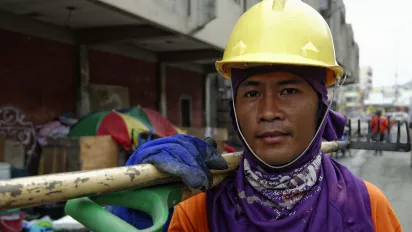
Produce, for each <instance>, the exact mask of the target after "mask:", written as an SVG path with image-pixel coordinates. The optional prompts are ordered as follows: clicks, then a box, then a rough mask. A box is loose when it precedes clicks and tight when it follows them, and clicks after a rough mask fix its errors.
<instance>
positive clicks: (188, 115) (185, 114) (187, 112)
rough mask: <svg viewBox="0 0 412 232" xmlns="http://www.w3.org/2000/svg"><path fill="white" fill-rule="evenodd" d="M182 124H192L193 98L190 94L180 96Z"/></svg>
mask: <svg viewBox="0 0 412 232" xmlns="http://www.w3.org/2000/svg"><path fill="white" fill-rule="evenodd" d="M180 125H181V126H182V127H191V126H192V98H191V97H190V96H181V97H180Z"/></svg>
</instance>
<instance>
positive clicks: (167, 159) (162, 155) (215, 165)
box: [110, 134, 228, 229]
mask: <svg viewBox="0 0 412 232" xmlns="http://www.w3.org/2000/svg"><path fill="white" fill-rule="evenodd" d="M144 163H150V164H153V165H155V166H156V167H157V168H158V169H159V170H160V171H162V172H166V173H169V174H171V175H174V176H179V177H181V178H182V180H183V182H184V183H186V184H187V185H188V186H190V187H191V188H193V189H201V190H202V191H205V190H206V189H207V188H209V187H210V186H211V185H212V174H211V172H210V170H209V169H216V170H223V169H227V168H228V165H227V163H226V161H225V160H224V159H223V157H222V156H221V155H220V154H219V152H218V151H217V150H216V149H215V148H213V147H212V146H211V145H209V144H207V143H206V142H205V141H204V140H201V139H199V138H196V137H193V136H190V135H183V134H178V135H173V136H169V137H165V138H160V139H156V140H152V141H150V142H147V143H144V144H143V145H141V146H140V147H139V148H138V149H137V150H136V151H135V152H134V153H133V155H131V156H130V158H129V160H128V161H127V163H126V166H130V165H136V164H144ZM110 211H111V212H112V213H113V214H114V215H116V216H118V217H120V218H121V219H123V220H125V221H127V222H128V223H129V224H131V225H133V226H135V227H136V228H138V229H145V228H148V227H150V226H151V225H152V219H151V218H150V216H149V215H147V214H145V213H143V212H140V211H137V210H134V209H127V208H124V207H111V208H110ZM172 212H173V209H171V211H170V212H169V221H170V217H171V214H172ZM167 226H168V223H167V225H166V226H165V229H167Z"/></svg>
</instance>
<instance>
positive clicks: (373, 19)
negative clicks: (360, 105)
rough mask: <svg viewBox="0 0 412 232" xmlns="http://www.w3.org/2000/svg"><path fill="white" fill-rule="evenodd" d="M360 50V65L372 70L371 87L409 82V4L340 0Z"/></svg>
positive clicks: (411, 72) (411, 68)
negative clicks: (369, 67) (396, 77)
mask: <svg viewBox="0 0 412 232" xmlns="http://www.w3.org/2000/svg"><path fill="white" fill-rule="evenodd" d="M344 3H345V6H346V21H347V23H351V24H352V27H353V30H354V34H355V40H356V42H357V43H358V45H359V50H360V66H367V65H370V66H372V68H373V85H374V87H379V86H382V85H393V84H395V70H396V63H397V64H398V83H399V84H403V83H405V82H407V81H412V11H411V9H412V1H411V0H390V1H388V0H344Z"/></svg>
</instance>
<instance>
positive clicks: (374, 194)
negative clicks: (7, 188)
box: [363, 180, 388, 201]
mask: <svg viewBox="0 0 412 232" xmlns="http://www.w3.org/2000/svg"><path fill="white" fill-rule="evenodd" d="M363 182H364V183H365V185H366V188H367V189H368V193H369V196H370V197H371V198H373V199H374V200H377V201H388V200H387V199H386V196H385V194H383V192H382V191H381V190H380V189H379V188H378V187H376V185H374V184H372V183H370V182H368V181H366V180H364V181H363Z"/></svg>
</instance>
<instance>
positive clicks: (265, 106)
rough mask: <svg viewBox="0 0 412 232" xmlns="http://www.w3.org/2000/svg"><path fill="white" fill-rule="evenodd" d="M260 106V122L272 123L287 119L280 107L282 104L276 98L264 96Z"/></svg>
mask: <svg viewBox="0 0 412 232" xmlns="http://www.w3.org/2000/svg"><path fill="white" fill-rule="evenodd" d="M258 104H259V107H258V111H259V112H258V121H259V122H272V121H275V120H284V119H285V114H284V113H283V111H282V107H280V102H279V100H278V99H276V96H273V95H269V96H264V97H262V98H261V99H260V101H259V103H258Z"/></svg>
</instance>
